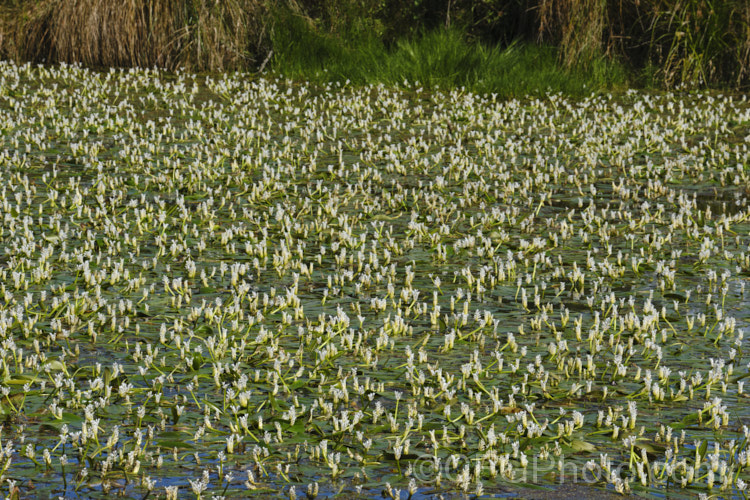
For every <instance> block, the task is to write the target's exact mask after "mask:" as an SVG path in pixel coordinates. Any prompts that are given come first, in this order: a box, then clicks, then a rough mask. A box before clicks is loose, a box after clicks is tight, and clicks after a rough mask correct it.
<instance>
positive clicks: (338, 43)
mask: <svg viewBox="0 0 750 500" xmlns="http://www.w3.org/2000/svg"><path fill="white" fill-rule="evenodd" d="M276 27H277V29H276V32H275V33H274V40H273V46H274V51H275V53H274V58H273V62H272V66H271V68H272V70H273V71H274V72H276V73H277V74H281V75H284V76H285V77H290V78H293V79H304V80H307V81H312V82H315V83H323V82H330V81H341V82H344V81H346V80H349V81H351V82H352V83H355V84H370V83H381V82H382V83H385V84H390V85H401V84H403V83H404V82H409V84H417V83H418V84H419V85H420V86H423V87H424V88H429V89H435V88H443V89H447V88H460V87H464V88H466V89H467V90H471V91H475V92H480V93H497V94H499V95H502V96H522V95H527V94H529V95H537V94H541V93H545V92H548V91H550V92H563V93H565V94H569V95H585V94H589V93H591V92H592V91H608V90H612V89H616V88H622V87H625V86H627V85H628V84H629V83H630V82H629V81H628V71H627V70H626V68H625V67H624V66H623V65H622V64H619V63H617V62H613V61H610V60H605V59H604V58H602V59H598V60H595V61H593V62H590V63H588V64H587V65H585V66H580V67H575V68H571V69H567V68H564V67H562V65H561V64H559V55H558V49H556V48H555V47H551V46H539V45H534V44H521V43H516V44H511V45H510V46H507V47H490V46H487V45H484V44H481V43H471V42H469V41H467V40H466V37H465V36H464V34H463V33H462V32H461V31H460V30H457V29H451V30H445V29H440V30H435V31H431V32H427V33H424V34H422V35H421V36H419V37H416V38H413V39H404V40H400V41H398V42H397V43H396V44H394V46H392V47H387V46H386V45H385V44H383V43H382V42H381V41H380V40H378V39H377V38H375V37H374V36H368V35H367V34H363V35H361V36H357V37H354V36H352V37H349V39H348V40H347V39H342V38H341V37H335V36H331V35H328V34H326V33H321V32H319V31H317V30H316V29H315V28H314V27H313V26H311V25H310V24H308V23H307V22H306V21H305V20H303V19H302V18H299V17H295V16H290V17H289V18H286V19H284V22H282V23H277V25H276Z"/></svg>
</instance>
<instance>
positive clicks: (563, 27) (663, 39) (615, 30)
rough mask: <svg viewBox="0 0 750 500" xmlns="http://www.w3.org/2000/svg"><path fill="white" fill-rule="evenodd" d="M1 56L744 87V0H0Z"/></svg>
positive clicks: (449, 80)
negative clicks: (643, 0)
mask: <svg viewBox="0 0 750 500" xmlns="http://www.w3.org/2000/svg"><path fill="white" fill-rule="evenodd" d="M0 57H2V58H6V59H14V60H16V61H33V62H50V63H54V62H69V63H70V62H79V63H82V64H84V65H87V66H103V67H108V66H126V67H127V66H140V67H154V66H158V67H163V68H168V69H174V68H177V67H183V68H186V69H189V70H191V71H225V70H231V69H242V70H255V71H260V70H263V71H275V72H277V73H280V74H284V75H288V76H294V77H296V78H304V79H309V80H310V79H311V80H315V81H327V80H344V81H345V80H347V79H349V80H351V81H353V82H357V83H374V82H384V83H388V84H393V83H400V82H403V81H404V80H408V81H410V82H413V81H419V82H420V83H422V84H424V85H426V86H431V87H435V86H443V87H445V86H451V87H453V86H465V87H467V88H468V89H472V90H477V91H480V92H497V93H500V94H509V95H516V94H519V93H537V92H539V91H546V90H552V91H561V92H566V93H573V94H579V93H587V92H589V91H591V90H607V89H612V88H617V87H620V86H623V85H631V86H632V85H641V86H644V85H645V86H656V87H661V88H674V87H686V86H688V87H705V86H712V87H723V88H734V89H743V88H747V87H748V84H750V4H748V3H747V2H745V1H744V0H742V1H741V0H726V1H722V2H718V1H712V0H652V1H648V2H642V1H639V0H556V1H552V0H531V1H529V0H486V1H483V2H474V1H469V0H423V1H420V2H398V1H393V0H326V1H324V2H320V1H312V0H225V1H222V2H215V1H212V0H179V1H167V0H148V1H136V0H124V1H122V2H113V1H112V0H79V1H72V0H62V1H53V0H39V1H37V0H33V1H32V0H0Z"/></svg>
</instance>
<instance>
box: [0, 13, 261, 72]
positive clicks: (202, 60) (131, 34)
mask: <svg viewBox="0 0 750 500" xmlns="http://www.w3.org/2000/svg"><path fill="white" fill-rule="evenodd" d="M4 14H6V15H3V16H2V18H3V19H6V20H7V19H15V22H8V21H6V22H5V24H4V25H0V52H2V53H3V54H4V55H6V56H10V57H12V58H16V59H22V60H32V61H46V62H69V63H72V62H78V63H81V64H84V65H87V66H139V67H154V66H157V67H162V68H168V69H174V68H177V67H185V68H189V69H191V70H195V71H204V70H208V71H222V70H227V69H238V68H247V67H249V66H252V64H253V62H255V60H256V58H257V57H259V55H260V54H261V53H262V51H263V50H267V47H266V40H265V39H266V36H265V23H266V19H267V16H266V10H265V4H264V2H263V0H221V1H216V0H146V1H144V0H63V1H59V0H41V1H38V2H26V3H24V4H23V5H22V7H20V8H18V12H17V13H16V15H15V16H13V15H8V14H10V13H4Z"/></svg>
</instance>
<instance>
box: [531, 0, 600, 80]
mask: <svg viewBox="0 0 750 500" xmlns="http://www.w3.org/2000/svg"><path fill="white" fill-rule="evenodd" d="M538 16H539V25H538V26H539V28H538V29H539V38H540V39H542V40H546V39H552V40H553V41H554V42H555V43H558V44H559V45H560V60H561V62H562V63H563V64H564V65H565V66H567V67H572V66H575V65H577V64H585V63H587V62H589V61H591V60H592V59H593V58H595V57H598V56H600V55H601V54H602V53H603V52H604V51H605V50H606V49H607V48H608V47H606V46H605V45H606V41H605V36H604V35H605V30H606V29H607V25H608V18H607V0H540V2H539V5H538Z"/></svg>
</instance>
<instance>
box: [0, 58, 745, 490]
mask: <svg viewBox="0 0 750 500" xmlns="http://www.w3.org/2000/svg"><path fill="white" fill-rule="evenodd" d="M0 109H1V110H2V112H0V129H1V130H2V134H1V135H0V141H1V144H0V147H1V150H0V182H1V185H2V192H1V193H0V214H1V215H2V219H0V249H2V250H0V339H1V344H0V371H1V377H2V378H1V380H0V394H1V396H0V397H1V399H0V415H1V418H2V428H1V431H2V432H1V434H0V474H2V479H3V483H2V488H3V489H4V494H7V495H10V496H16V497H30V496H40V497H41V496H44V497H47V496H55V497H58V496H60V497H66V498H79V497H80V498H110V497H111V496H113V495H119V496H123V497H132V498H145V497H147V496H152V497H161V498H178V497H179V498H182V497H196V498H200V497H203V498H213V497H247V496H252V495H256V496H259V497H265V496H268V495H277V496H280V497H289V498H294V497H300V498H302V497H307V498H315V497H342V498H344V497H354V496H363V497H382V496H384V497H386V498H394V499H395V498H400V499H406V498H431V497H433V496H436V495H442V496H444V497H446V498H451V497H464V496H478V497H488V498H507V497H515V496H522V497H525V498H561V497H563V496H569V495H576V496H581V497H585V498H588V497H590V498H601V497H602V496H603V495H617V494H635V495H641V496H665V497H666V496H668V497H670V498H674V497H677V498H680V497H693V496H695V495H696V494H704V495H717V496H721V497H744V495H745V488H746V481H748V480H750V479H749V478H748V472H747V467H748V464H750V454H748V437H749V436H750V429H749V428H748V423H749V422H750V410H748V409H747V408H748V407H747V405H746V403H747V400H748V398H750V392H748V391H745V390H744V389H745V386H744V385H745V383H746V378H747V376H748V373H749V372H748V363H749V362H750V359H748V358H745V357H744V350H745V345H746V342H745V340H744V333H745V330H746V329H747V327H748V321H749V319H750V299H749V298H748V294H750V290H747V291H746V287H747V284H748V279H749V277H750V251H749V250H748V244H749V243H750V211H749V209H748V201H747V198H748V196H749V195H750V188H748V186H749V185H750V182H748V175H750V169H749V168H748V158H749V154H748V141H750V107H748V105H747V103H746V101H745V98H744V97H741V96H740V97H738V96H724V95H719V94H715V93H713V94H712V93H693V94H674V93H662V94H646V93H641V92H635V91H631V92H628V93H626V94H623V95H616V96H612V95H591V96H590V97H588V98H585V99H578V100H573V99H570V98H566V97H564V96H562V95H557V94H548V95H546V96H545V97H544V98H531V97H529V98H526V99H519V100H500V99H497V98H496V97H494V96H492V95H484V96H482V95H475V94H471V93H468V92H464V91H461V90H460V89H456V90H451V91H439V90H433V91H428V90H425V89H422V88H420V86H419V84H418V83H413V84H410V83H408V82H406V83H405V86H404V87H403V88H388V87H385V86H368V87H351V86H349V85H346V84H331V85H329V86H327V87H314V86H312V85H308V84H306V83H304V82H293V81H287V80H284V79H281V78H279V79H260V78H258V77H256V76H253V75H249V74H243V73H236V74H223V75H193V74H188V73H179V72H178V73H165V72H161V71H158V70H143V69H139V70H119V69H118V70H115V69H111V70H108V71H102V72H95V71H91V70H87V69H83V68H81V67H78V66H71V65H60V66H55V67H48V66H32V65H24V66H19V65H16V64H13V63H8V62H3V63H0Z"/></svg>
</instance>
